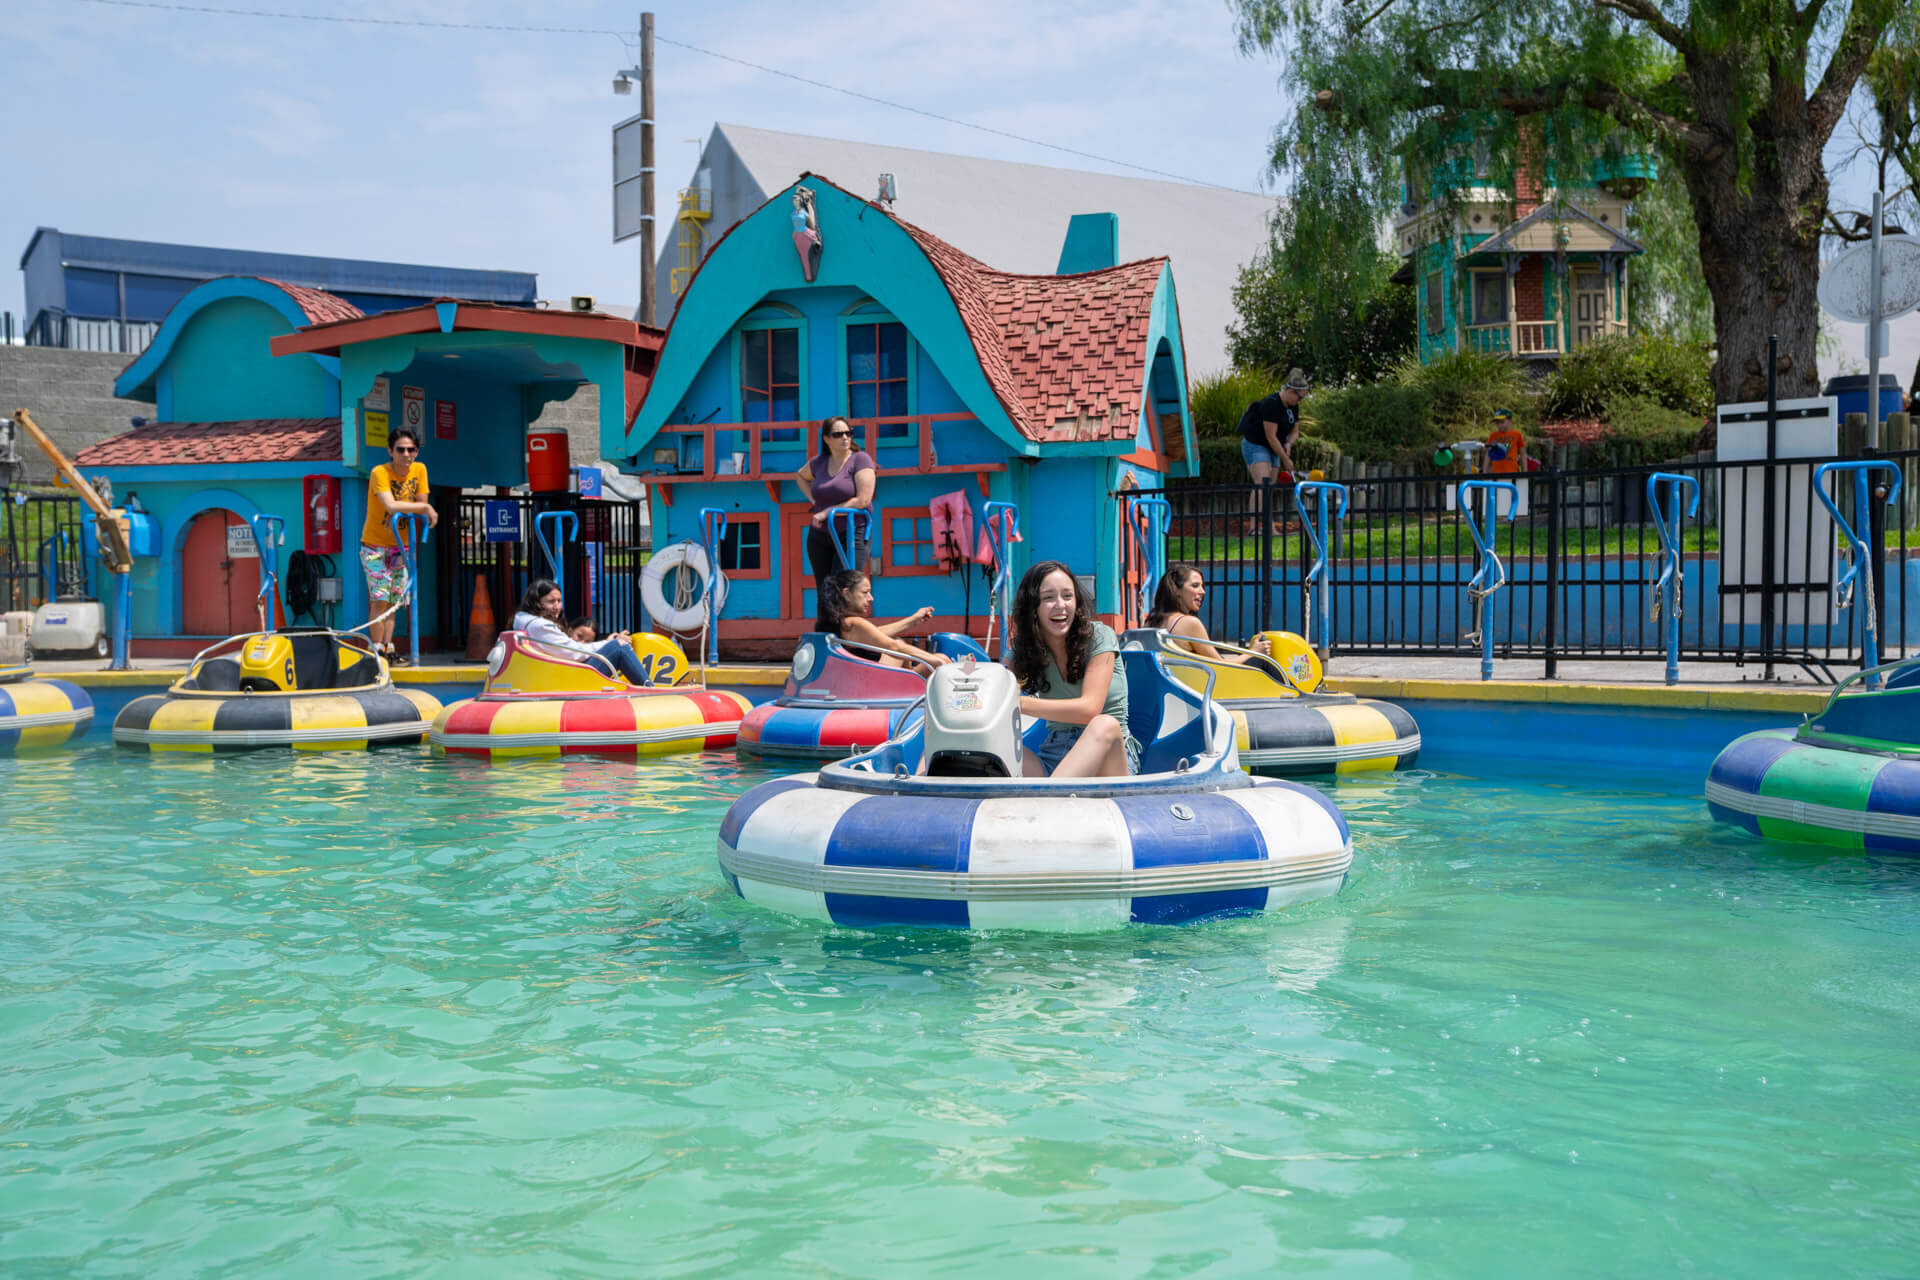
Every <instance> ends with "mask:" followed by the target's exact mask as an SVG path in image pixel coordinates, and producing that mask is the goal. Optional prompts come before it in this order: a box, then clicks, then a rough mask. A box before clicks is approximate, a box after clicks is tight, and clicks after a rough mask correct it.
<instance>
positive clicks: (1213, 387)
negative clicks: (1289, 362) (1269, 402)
mask: <svg viewBox="0 0 1920 1280" xmlns="http://www.w3.org/2000/svg"><path fill="white" fill-rule="evenodd" d="M1279 389H1280V379H1279V378H1276V377H1274V376H1273V375H1271V374H1269V373H1266V372H1263V371H1261V370H1257V369H1236V370H1234V371H1233V372H1231V373H1216V374H1214V375H1212V376H1210V377H1205V378H1196V379H1194V380H1193V382H1192V383H1190V384H1189V385H1188V387H1187V407H1188V409H1189V410H1190V411H1191V412H1192V413H1193V432H1194V434H1195V435H1197V436H1199V437H1200V438H1201V439H1202V440H1209V439H1222V438H1225V437H1227V436H1231V435H1233V434H1234V433H1235V432H1237V431H1238V430H1239V427H1240V415H1241V414H1243V413H1245V412H1246V411H1247V406H1248V405H1250V404H1252V403H1253V402H1254V401H1255V400H1259V399H1262V398H1264V397H1266V396H1270V395H1272V394H1273V393H1274V392H1276V391H1278V390H1279Z"/></svg>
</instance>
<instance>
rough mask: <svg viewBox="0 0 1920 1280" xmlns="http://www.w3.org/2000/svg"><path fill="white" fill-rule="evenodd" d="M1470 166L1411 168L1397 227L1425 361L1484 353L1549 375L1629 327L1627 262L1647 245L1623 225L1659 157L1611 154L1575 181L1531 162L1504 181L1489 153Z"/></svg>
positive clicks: (1401, 274)
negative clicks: (1563, 182)
mask: <svg viewBox="0 0 1920 1280" xmlns="http://www.w3.org/2000/svg"><path fill="white" fill-rule="evenodd" d="M1467 168H1468V166H1467V165H1465V164H1457V165H1456V164H1448V163H1441V164H1434V165H1426V164H1421V163H1418V162H1416V163H1413V164H1410V165H1409V179H1408V182H1407V183H1406V185H1405V186H1404V187H1403V189H1402V200H1403V203H1402V205H1401V212H1400V216H1399V218H1398V219H1396V220H1395V222H1394V226H1393V240H1394V247H1395V248H1396V249H1397V250H1398V251H1399V253H1400V256H1401V258H1402V259H1404V262H1403V263H1402V265H1401V267H1400V269H1399V271H1397V272H1396V273H1395V274H1394V279H1395V280H1397V281H1399V282H1400V283H1402V284H1410V285H1413V286H1414V288H1415V290H1416V292H1417V296H1418V304H1419V314H1420V347H1419V350H1420V359H1421V361H1422V363H1428V362H1431V361H1432V360H1433V359H1434V358H1435V357H1437V356H1440V355H1444V354H1446V353H1447V352H1452V351H1480V352H1491V353H1495V354H1500V355H1507V356H1511V357H1513V358H1514V359H1516V360H1522V361H1525V362H1526V363H1527V364H1528V366H1529V367H1530V368H1531V369H1532V370H1533V371H1534V372H1537V373H1545V372H1547V371H1549V370H1550V369H1551V368H1552V367H1553V366H1554V364H1556V363H1557V362H1558V361H1559V359H1560V357H1561V356H1563V355H1565V354H1566V353H1567V352H1569V351H1572V350H1574V349H1575V348H1577V347H1579V346H1581V345H1582V344H1584V343H1587V342H1591V341H1593V340H1594V339H1595V338H1600V337H1604V336H1606V335H1609V334H1616V333H1625V332H1626V330H1627V274H1628V273H1627V264H1628V262H1629V261H1630V260H1631V259H1632V258H1633V257H1634V256H1635V255H1637V254H1640V253H1644V252H1645V250H1644V249H1643V248H1642V247H1641V246H1640V245H1639V244H1638V243H1637V242H1635V241H1634V239H1633V238H1632V237H1631V236H1629V235H1628V234H1627V232H1626V219H1627V206H1628V203H1629V202H1630V201H1631V200H1632V199H1633V197H1634V196H1636V195H1638V194H1639V192H1640V191H1641V190H1642V189H1643V188H1644V187H1645V186H1646V184H1647V182H1648V181H1649V180H1651V179H1652V178H1653V176H1654V173H1655V169H1654V162H1653V160H1652V159H1651V158H1650V157H1646V156H1621V157H1612V158H1609V159H1607V160H1605V161H1602V162H1598V163H1596V164H1595V165H1594V166H1593V168H1592V170H1591V172H1590V174H1589V175H1588V177H1587V180H1586V182H1585V183H1584V184H1583V185H1581V186H1577V187H1576V186H1556V185H1554V184H1553V183H1552V182H1551V174H1550V173H1548V174H1547V176H1546V177H1542V176H1541V173H1540V172H1538V171H1530V170H1529V169H1528V168H1526V167H1525V166H1522V167H1521V168H1520V170H1519V171H1518V172H1517V173H1516V174H1515V175H1514V177H1513V179H1512V180H1511V182H1510V183H1503V182H1497V181H1496V180H1494V179H1493V178H1492V177H1490V175H1489V169H1490V166H1489V165H1488V163H1487V160H1486V155H1485V151H1484V148H1476V151H1475V156H1474V161H1473V163H1472V165H1471V168H1472V170H1473V174H1472V176H1471V177H1469V176H1467V173H1466V170H1467ZM1539 168H1540V169H1542V170H1544V166H1539ZM1448 184H1452V185H1451V186H1449V185H1448Z"/></svg>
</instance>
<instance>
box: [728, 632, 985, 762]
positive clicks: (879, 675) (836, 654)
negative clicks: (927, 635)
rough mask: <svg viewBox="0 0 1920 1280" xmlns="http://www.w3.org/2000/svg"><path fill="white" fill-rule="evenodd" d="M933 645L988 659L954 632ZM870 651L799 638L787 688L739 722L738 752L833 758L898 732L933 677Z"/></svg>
mask: <svg viewBox="0 0 1920 1280" xmlns="http://www.w3.org/2000/svg"><path fill="white" fill-rule="evenodd" d="M932 646H933V652H935V653H939V654H944V655H945V656H947V657H949V658H954V659H959V658H963V657H966V656H968V655H972V656H973V657H974V658H975V659H977V660H978V661H981V662H986V661H988V657H987V651H986V650H985V649H982V648H981V647H980V646H979V645H977V644H975V643H974V642H973V641H972V640H971V639H969V638H967V637H966V636H963V635H959V634H956V633H954V632H947V631H943V632H940V633H938V634H936V635H935V636H934V637H933V641H932ZM864 649H865V646H864V645H850V644H848V643H847V642H846V641H844V640H841V639H839V638H838V637H836V636H830V635H828V634H827V633H826V632H824V631H810V632H808V633H807V634H806V635H804V636H802V637H800V646H799V648H797V649H795V650H794V652H793V666H792V667H791V668H789V669H788V671H787V684H786V688H785V689H784V690H782V691H781V694H780V696H779V697H777V698H775V699H774V700H773V701H772V702H766V703H762V704H761V705H760V706H757V707H755V708H754V709H753V710H752V711H751V712H749V713H748V715H747V718H746V719H745V720H743V721H741V722H740V740H739V742H738V743H736V744H735V745H736V746H737V747H738V749H739V750H740V751H741V752H742V753H743V754H746V755H754V756H764V757H775V758H782V759H793V760H834V759H839V758H840V757H842V756H849V755H852V754H854V753H855V752H857V751H859V750H860V749H861V748H862V747H877V746H879V745H880V744H881V743H883V742H885V741H887V740H888V739H889V738H892V737H894V736H895V735H896V734H898V733H899V732H900V728H901V726H902V724H904V723H905V721H906V717H907V712H908V711H909V710H911V709H912V708H913V707H914V706H916V705H918V703H919V702H920V700H921V699H922V698H924V697H926V695H927V678H926V677H925V676H923V675H921V674H920V673H919V672H918V671H914V670H910V669H908V668H905V667H890V666H887V665H886V664H885V663H882V662H878V661H876V660H874V659H872V658H869V657H866V656H864V654H863V653H862V652H861V651H862V650H864ZM876 652H877V651H876Z"/></svg>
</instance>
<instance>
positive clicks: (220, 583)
mask: <svg viewBox="0 0 1920 1280" xmlns="http://www.w3.org/2000/svg"><path fill="white" fill-rule="evenodd" d="M259 595H260V553H259V551H258V550H257V549H256V548H255V547H254V545H253V530H252V529H250V528H248V526H247V522H246V521H245V520H243V519H241V518H240V517H239V516H237V515H235V514H234V513H233V512H231V511H228V510H226V509H225V508H224V507H214V508H211V509H209V510H207V511H202V512H201V513H200V514H199V515H197V516H195V517H194V518H193V523H192V524H189V525H188V526H187V536H186V538H185V540H184V541H182V543H181V545H180V630H181V632H182V633H183V634H185V635H190V636H230V635H235V634H237V633H239V632H242V631H252V630H255V629H256V628H257V627H258V626H259V625H260V613H259V610H258V609H257V607H256V606H255V603H254V602H255V601H256V600H257V599H258V598H259Z"/></svg>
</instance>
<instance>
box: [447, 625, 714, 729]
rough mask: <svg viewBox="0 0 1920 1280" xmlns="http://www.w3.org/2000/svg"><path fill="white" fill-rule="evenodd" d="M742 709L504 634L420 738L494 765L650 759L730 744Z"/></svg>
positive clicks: (702, 692)
mask: <svg viewBox="0 0 1920 1280" xmlns="http://www.w3.org/2000/svg"><path fill="white" fill-rule="evenodd" d="M634 641H635V645H636V647H639V646H641V645H646V644H651V643H658V644H662V645H668V644H670V643H671V642H670V641H667V640H664V639H662V638H661V637H658V636H635V637H634ZM645 656H646V655H645V654H643V655H642V657H645ZM686 665H687V664H686V660H685V658H684V657H681V659H680V661H679V662H678V663H677V664H676V666H677V668H678V669H679V670H681V671H685V670H686ZM664 666H665V664H664V663H662V664H659V667H662V668H663V667H664ZM656 669H658V668H656ZM750 705H751V704H749V703H748V702H747V700H746V699H745V698H743V697H741V696H740V695H739V694H737V693H725V692H722V691H720V690H717V689H702V688H698V687H695V686H688V685H681V686H667V687H649V686H642V685H631V684H628V683H627V682H626V681H624V680H622V679H620V678H619V677H618V676H608V675H603V674H602V673H601V672H599V671H597V670H595V669H594V668H593V667H592V666H590V665H588V664H587V663H586V662H584V661H582V660H581V658H580V656H579V655H578V654H576V653H573V652H570V651H568V650H565V649H556V648H553V647H551V646H549V645H544V644H541V643H539V642H538V641H535V640H529V639H528V638H527V637H526V636H525V635H524V634H522V633H521V632H518V631H509V632H506V633H505V634H504V635H502V636H501V637H500V640H499V642H498V643H497V644H495V645H494V647H493V652H492V653H490V654H488V655H487V683H486V686H485V687H484V688H483V689H482V690H481V691H480V696H479V697H477V698H469V699H467V700H466V701H465V702H456V703H454V704H453V705H452V706H450V707H448V708H447V709H446V710H444V711H442V712H441V713H440V715H439V717H438V718H437V719H435V720H434V722H433V728H432V729H431V730H430V731H429V732H428V735H427V737H428V739H429V741H431V742H432V743H433V745H434V747H435V749H436V750H440V751H445V752H448V753H450V754H453V755H469V756H489V757H493V758H496V759H499V758H505V757H509V756H557V755H573V754H576V753H581V752H592V753H595V754H600V755H628V756H633V755H642V756H660V755H670V754H672V753H674V752H678V751H703V750H707V749H709V748H725V747H731V746H732V745H733V740H734V735H735V734H737V733H738V732H739V729H740V721H741V718H742V717H744V716H745V715H746V714H747V710H748V708H749V706H750Z"/></svg>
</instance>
